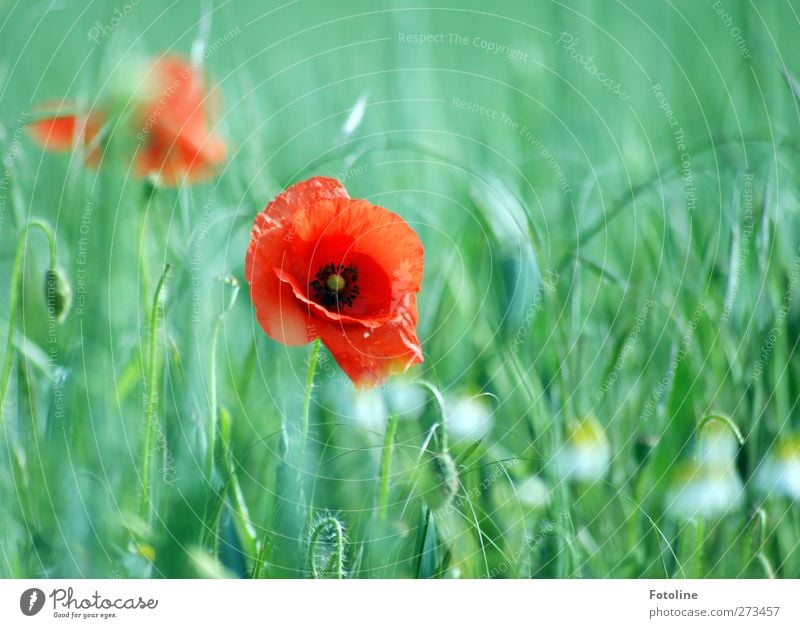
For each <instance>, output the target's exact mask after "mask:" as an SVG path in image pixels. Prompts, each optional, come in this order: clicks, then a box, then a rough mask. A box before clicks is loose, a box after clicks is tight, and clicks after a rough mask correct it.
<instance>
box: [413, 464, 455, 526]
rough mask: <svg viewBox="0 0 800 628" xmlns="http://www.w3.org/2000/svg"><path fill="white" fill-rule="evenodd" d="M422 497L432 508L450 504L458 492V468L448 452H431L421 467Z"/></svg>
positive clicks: (435, 508) (440, 507)
mask: <svg viewBox="0 0 800 628" xmlns="http://www.w3.org/2000/svg"><path fill="white" fill-rule="evenodd" d="M419 486H420V489H421V491H422V498H423V499H424V500H425V503H426V504H427V505H428V508H430V509H431V510H434V511H435V510H440V509H442V508H445V507H447V506H449V505H450V504H451V503H452V501H453V498H454V497H455V496H456V493H458V487H459V480H458V469H457V468H456V463H455V461H454V460H453V457H452V456H451V455H450V454H449V453H447V452H441V453H432V454H429V455H428V457H427V460H423V463H422V466H421V468H420V478H419Z"/></svg>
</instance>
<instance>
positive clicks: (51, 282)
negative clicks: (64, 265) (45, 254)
mask: <svg viewBox="0 0 800 628" xmlns="http://www.w3.org/2000/svg"><path fill="white" fill-rule="evenodd" d="M44 278H45V282H44V284H45V301H46V302H47V313H48V314H50V316H52V317H53V318H55V319H56V321H58V322H59V323H62V322H64V319H65V318H66V317H67V314H68V313H69V308H70V307H71V306H72V288H71V287H70V285H69V280H68V279H67V275H66V274H65V273H64V271H63V269H61V268H60V267H58V266H57V267H55V268H50V269H48V270H47V272H45V275H44Z"/></svg>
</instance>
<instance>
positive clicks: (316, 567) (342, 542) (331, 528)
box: [306, 513, 347, 579]
mask: <svg viewBox="0 0 800 628" xmlns="http://www.w3.org/2000/svg"><path fill="white" fill-rule="evenodd" d="M346 546H347V536H346V534H345V528H344V524H343V523H342V522H341V521H340V519H339V518H338V517H336V516H334V515H332V514H328V513H326V514H324V515H322V516H320V517H318V518H317V519H316V520H315V522H314V523H313V524H312V525H311V527H310V528H309V536H308V549H307V555H306V561H307V563H308V568H309V571H310V572H311V577H312V578H315V579H317V578H337V579H341V578H344V577H345V576H346V575H347V574H346V573H345V566H344V565H345V559H346V557H345V551H346Z"/></svg>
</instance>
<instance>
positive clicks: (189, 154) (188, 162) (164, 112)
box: [29, 56, 226, 185]
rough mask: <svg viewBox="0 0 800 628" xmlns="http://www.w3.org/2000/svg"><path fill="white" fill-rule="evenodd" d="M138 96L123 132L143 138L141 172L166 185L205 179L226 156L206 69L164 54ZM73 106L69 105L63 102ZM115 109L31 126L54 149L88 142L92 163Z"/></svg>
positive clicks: (33, 133)
mask: <svg viewBox="0 0 800 628" xmlns="http://www.w3.org/2000/svg"><path fill="white" fill-rule="evenodd" d="M140 84H141V86H142V87H141V91H140V93H139V94H137V95H136V96H135V101H136V102H137V104H136V105H135V108H134V114H133V115H132V116H130V117H129V118H127V117H126V118H124V121H123V122H122V125H121V132H122V133H123V134H124V135H125V139H127V140H128V141H129V143H131V144H133V143H134V142H137V141H138V144H139V146H138V148H137V150H136V153H135V157H134V160H135V162H134V169H135V172H136V174H137V175H138V176H140V177H146V176H149V175H157V176H158V177H159V178H160V180H161V181H162V182H163V183H164V184H165V185H176V184H177V183H179V182H180V180H181V179H182V178H184V177H185V178H186V179H188V180H189V181H200V180H205V179H208V178H210V177H211V176H213V174H214V172H215V170H216V167H217V166H218V165H219V164H220V163H222V162H223V161H224V159H225V155H226V149H225V144H224V143H223V141H222V140H221V139H220V138H219V137H217V136H216V135H214V134H212V133H210V132H209V130H208V126H209V121H210V119H211V118H212V117H213V114H214V111H212V110H213V109H214V106H213V105H214V104H215V102H216V101H215V100H214V98H213V97H212V96H213V95H206V91H205V89H204V86H203V80H202V76H201V74H200V73H199V72H198V71H197V70H196V69H195V68H193V67H192V66H191V65H190V64H188V63H187V62H186V61H185V60H183V59H182V58H180V57H176V56H169V57H164V58H162V59H159V60H157V61H156V62H155V63H153V64H152V66H150V68H149V70H148V71H147V72H146V73H145V74H144V76H143V77H142V80H141V83H140ZM58 108H59V109H61V108H66V109H69V108H72V107H70V105H64V106H60V107H58ZM113 117H114V116H113V114H110V113H108V112H107V111H104V110H102V109H101V110H98V111H92V112H90V113H88V114H86V113H77V114H76V113H68V114H64V115H56V116H49V117H43V118H41V119H39V120H37V121H35V122H33V123H32V124H31V125H30V126H29V131H30V134H31V136H32V137H33V139H35V140H36V141H37V142H38V143H39V144H41V145H42V146H44V147H45V148H47V149H49V150H69V149H70V148H72V146H73V145H75V144H76V143H82V144H83V145H84V146H85V147H89V154H88V156H87V162H88V163H89V164H90V165H96V164H97V163H98V162H99V148H100V147H99V145H98V144H99V137H98V135H99V133H100V130H101V129H102V127H103V125H104V124H106V122H108V121H109V120H111V121H112V122H113Z"/></svg>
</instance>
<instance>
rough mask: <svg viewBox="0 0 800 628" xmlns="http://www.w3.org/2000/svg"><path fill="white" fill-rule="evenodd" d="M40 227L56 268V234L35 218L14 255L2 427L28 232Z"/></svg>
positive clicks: (0, 382)
mask: <svg viewBox="0 0 800 628" xmlns="http://www.w3.org/2000/svg"><path fill="white" fill-rule="evenodd" d="M34 228H36V229H39V230H41V231H42V232H43V233H44V235H45V236H46V237H47V241H48V243H49V244H50V270H54V269H55V268H56V266H57V264H56V235H55V233H54V232H53V228H52V227H51V226H50V224H49V223H48V222H46V221H44V220H39V219H34V220H31V221H30V222H28V224H26V225H25V228H24V229H23V230H22V233H20V234H19V239H18V240H17V252H16V255H15V257H14V266H13V268H12V270H11V296H10V298H9V308H8V334H7V336H6V354H5V359H4V360H3V372H2V376H0V427H3V426H4V425H5V407H6V393H7V392H8V382H9V379H10V377H11V363H12V361H13V355H14V331H15V330H16V327H17V305H18V302H19V283H20V279H21V278H22V266H23V262H24V261H25V249H26V246H27V243H28V232H29V231H30V230H31V229H34Z"/></svg>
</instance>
